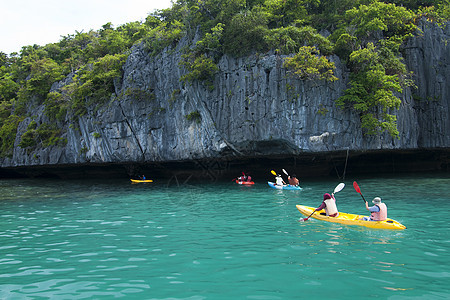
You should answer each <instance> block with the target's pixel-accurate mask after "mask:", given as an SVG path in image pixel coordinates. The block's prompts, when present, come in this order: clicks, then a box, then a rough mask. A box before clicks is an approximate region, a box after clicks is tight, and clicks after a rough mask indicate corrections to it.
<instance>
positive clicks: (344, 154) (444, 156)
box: [0, 149, 450, 185]
mask: <svg viewBox="0 0 450 300" xmlns="http://www.w3.org/2000/svg"><path fill="white" fill-rule="evenodd" d="M282 169H285V170H286V171H287V172H288V173H289V174H291V175H293V174H295V175H296V176H297V177H298V178H301V179H313V178H319V177H329V178H336V179H338V180H343V179H345V178H346V177H347V178H348V177H355V176H379V175H380V174H400V173H411V174H414V173H419V172H420V173H421V172H448V171H449V170H450V149H434V150H422V151H418V150H403V151H399V150H387V151H334V152H328V153H302V154H298V155H271V156H254V157H250V156H249V157H245V158H232V157H229V158H216V159H213V158H209V159H193V160H185V161H172V162H164V163H160V162H153V163H152V162H147V163H109V164H92V163H89V164H88V163H86V164H72V165H53V166H22V167H15V168H0V178H2V179H8V178H27V177H29V178H60V179H101V178H103V179H119V178H123V179H124V180H129V179H130V178H139V177H140V176H142V175H145V176H146V177H147V178H148V179H153V180H154V181H155V182H159V183H165V184H168V185H169V184H177V185H180V184H184V183H192V182H210V183H211V182H220V181H231V180H233V179H234V178H236V177H238V176H240V175H242V173H245V174H247V175H250V176H252V179H253V180H254V181H263V182H265V181H273V175H272V174H271V170H275V172H277V173H280V174H281V172H282Z"/></svg>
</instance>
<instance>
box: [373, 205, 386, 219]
mask: <svg viewBox="0 0 450 300" xmlns="http://www.w3.org/2000/svg"><path fill="white" fill-rule="evenodd" d="M375 205H376V206H378V208H380V211H376V212H372V213H371V215H370V218H371V219H372V220H374V221H384V220H386V219H387V206H386V204H384V203H380V204H375Z"/></svg>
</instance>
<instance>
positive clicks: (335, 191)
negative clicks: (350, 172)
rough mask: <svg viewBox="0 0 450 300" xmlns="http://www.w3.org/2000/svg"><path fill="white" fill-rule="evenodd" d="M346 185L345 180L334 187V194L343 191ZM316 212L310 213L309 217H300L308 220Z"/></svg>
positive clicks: (301, 220)
mask: <svg viewBox="0 0 450 300" xmlns="http://www.w3.org/2000/svg"><path fill="white" fill-rule="evenodd" d="M344 187H345V183H343V182H341V183H339V184H338V185H337V186H336V187H335V188H334V191H333V194H336V193H338V192H340V191H342V189H343V188H344ZM315 212H316V211H313V212H312V214H310V215H309V216H308V217H307V218H304V219H300V222H305V221H308V219H309V218H310V217H311V216H312V215H313V214H314V213H315Z"/></svg>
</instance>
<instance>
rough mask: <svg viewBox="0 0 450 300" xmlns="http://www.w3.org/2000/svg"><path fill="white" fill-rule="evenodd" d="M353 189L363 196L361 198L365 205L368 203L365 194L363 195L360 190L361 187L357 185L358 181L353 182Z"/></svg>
mask: <svg viewBox="0 0 450 300" xmlns="http://www.w3.org/2000/svg"><path fill="white" fill-rule="evenodd" d="M353 187H354V188H355V191H356V192H357V193H358V194H360V195H361V197H362V198H363V200H364V203H365V202H367V201H366V199H364V196H363V194H362V193H361V189H360V188H359V185H358V184H357V183H356V181H353Z"/></svg>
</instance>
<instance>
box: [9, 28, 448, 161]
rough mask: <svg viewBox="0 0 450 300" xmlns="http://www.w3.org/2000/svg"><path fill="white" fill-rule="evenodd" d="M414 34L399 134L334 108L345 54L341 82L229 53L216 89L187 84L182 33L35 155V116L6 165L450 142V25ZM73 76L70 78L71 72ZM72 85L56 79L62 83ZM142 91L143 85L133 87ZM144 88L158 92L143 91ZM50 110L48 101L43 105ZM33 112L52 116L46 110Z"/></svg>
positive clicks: (130, 69)
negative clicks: (24, 144)
mask: <svg viewBox="0 0 450 300" xmlns="http://www.w3.org/2000/svg"><path fill="white" fill-rule="evenodd" d="M421 30H422V33H420V34H418V35H417V36H416V37H414V38H411V39H410V40H409V41H408V43H407V44H406V45H405V47H404V49H403V52H404V56H405V60H406V62H407V66H408V68H409V69H410V70H411V71H413V72H414V74H415V81H416V85H417V89H408V90H406V91H405V92H404V93H403V94H402V95H400V97H401V99H402V104H401V107H400V109H399V110H398V112H397V113H396V114H397V118H398V130H399V133H400V134H399V139H395V138H392V137H390V136H389V135H387V134H383V135H380V136H369V137H368V136H364V135H363V134H362V130H361V127H360V121H359V117H358V116H357V115H355V114H353V113H351V112H350V111H343V110H341V109H339V108H338V107H336V106H335V102H334V101H335V100H336V99H337V98H338V97H339V96H340V95H342V93H343V90H344V89H345V88H346V84H347V82H348V80H347V78H348V73H347V71H346V68H345V66H343V65H342V63H341V61H340V60H339V58H338V57H337V56H333V57H330V60H331V61H333V62H334V63H335V64H336V67H337V69H336V74H335V75H336V76H337V77H338V78H339V80H338V81H335V82H333V83H327V82H325V81H301V80H298V79H294V78H291V77H290V76H288V74H287V72H286V69H285V68H283V57H282V56H280V55H277V54H276V53H264V54H257V55H252V56H249V57H244V58H239V59H235V58H232V57H229V56H226V55H225V56H223V57H222V58H221V60H220V62H219V64H218V66H219V69H220V71H219V72H218V74H217V75H216V76H215V78H214V89H209V88H207V87H205V86H204V85H203V84H202V83H201V82H197V83H194V84H191V85H189V84H186V85H184V84H182V83H181V82H180V80H179V79H180V77H181V76H182V75H183V69H182V68H181V67H180V66H179V64H178V63H179V60H180V57H181V49H182V48H183V47H184V46H186V45H187V44H188V42H189V41H187V40H185V41H181V42H180V43H179V44H178V46H177V48H176V49H168V50H166V51H164V52H163V53H162V54H160V55H158V56H157V57H150V56H149V54H148V53H147V52H146V51H145V50H144V47H143V46H142V45H137V46H135V47H134V48H133V49H132V52H131V54H130V56H129V57H128V60H127V62H126V64H125V66H124V76H123V78H122V79H121V80H120V81H117V83H116V95H115V96H113V97H112V98H111V101H110V102H109V103H108V104H107V105H105V106H103V107H101V108H100V109H95V110H94V109H92V110H91V111H90V112H89V113H88V114H86V115H84V116H82V117H80V118H79V120H78V122H77V126H70V127H69V126H67V128H65V130H66V133H65V137H66V138H67V141H68V142H67V145H66V146H65V147H57V146H54V147H50V148H44V149H37V150H35V151H34V152H32V153H27V152H26V151H25V150H24V149H21V148H20V147H18V144H19V142H20V136H21V135H22V134H23V133H24V132H25V131H26V128H27V126H28V124H29V122H30V121H31V119H30V118H27V119H25V120H24V121H23V122H22V123H21V125H20V126H19V129H18V135H17V139H16V142H15V148H14V155H13V157H12V158H7V159H4V160H3V161H2V164H1V165H2V167H3V168H8V167H20V166H50V165H82V164H85V163H94V164H97V163H98V164H105V163H106V164H107V163H121V164H126V163H167V162H175V161H192V160H201V159H236V158H252V157H271V156H277V155H281V156H299V155H302V154H311V153H313V154H314V153H316V154H320V153H330V152H331V153H332V152H335V151H338V152H339V151H347V150H350V151H352V153H358V151H372V150H373V151H380V150H387V149H388V150H414V149H434V148H443V149H448V148H450V123H449V122H450V121H449V118H448V116H449V114H450V85H449V84H448V83H449V82H450V67H449V66H450V26H447V27H446V28H445V29H442V28H440V27H438V26H437V25H434V24H431V23H424V24H423V25H422V26H421ZM67 80H70V78H68V79H67ZM63 84H64V83H63V82H61V83H59V84H55V85H54V86H53V89H55V90H57V89H58V88H60V87H61V85H63ZM129 91H138V92H139V93H130V92H129ZM137 94H139V95H142V94H146V95H151V96H148V97H146V98H145V99H142V97H138V96H136V95H137ZM40 109H41V110H42V107H41V108H40ZM33 115H35V116H41V117H38V119H37V122H39V118H44V116H43V114H42V111H36V113H35V114H33Z"/></svg>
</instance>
